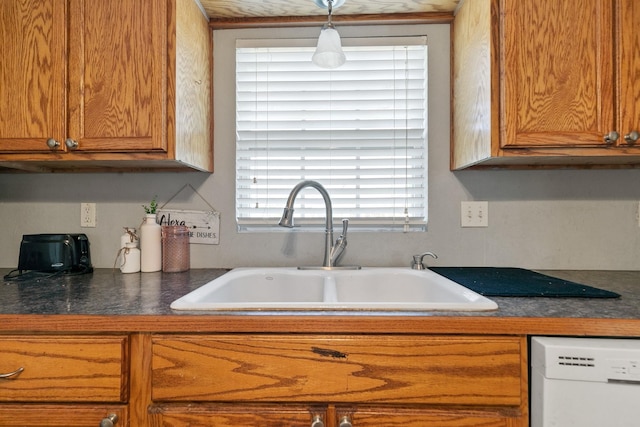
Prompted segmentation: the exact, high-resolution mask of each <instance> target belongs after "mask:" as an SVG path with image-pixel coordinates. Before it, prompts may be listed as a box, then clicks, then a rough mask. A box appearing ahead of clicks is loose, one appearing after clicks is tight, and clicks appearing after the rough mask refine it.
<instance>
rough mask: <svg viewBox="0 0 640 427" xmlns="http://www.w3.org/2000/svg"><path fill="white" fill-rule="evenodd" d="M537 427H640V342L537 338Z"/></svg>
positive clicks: (534, 359) (533, 419) (533, 375)
mask: <svg viewBox="0 0 640 427" xmlns="http://www.w3.org/2000/svg"><path fill="white" fill-rule="evenodd" d="M530 409H531V427H552V426H553V427H573V426H576V427H578V426H579V427H605V426H606V427H638V426H640V340H634V339H613V338H560V337H533V338H531V408H530Z"/></svg>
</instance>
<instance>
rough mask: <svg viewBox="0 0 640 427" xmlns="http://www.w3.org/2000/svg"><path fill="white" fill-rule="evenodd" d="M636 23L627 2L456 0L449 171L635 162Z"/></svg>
mask: <svg viewBox="0 0 640 427" xmlns="http://www.w3.org/2000/svg"><path fill="white" fill-rule="evenodd" d="M639 21H640V4H638V2H637V1H635V0H614V1H611V0H566V1H561V2H558V1H554V0H477V1H466V2H464V3H463V5H462V7H461V8H460V10H459V12H458V14H457V15H456V17H455V20H454V24H453V25H454V31H453V49H454V70H453V87H454V89H453V107H452V108H453V139H452V158H451V167H452V169H462V168H465V167H470V166H477V167H496V166H516V167H518V166H519V167H545V166H546V167H554V166H559V167H566V166H581V167H587V166H609V167H637V166H638V165H640V141H638V142H637V143H636V141H635V139H637V137H638V136H640V134H638V135H636V134H634V131H636V132H638V131H640V57H639V55H638V52H637V50H638V46H639V45H640V34H639V33H638V32H637V31H635V30H634V28H635V27H636V26H637V22H639ZM634 23H636V24H634Z"/></svg>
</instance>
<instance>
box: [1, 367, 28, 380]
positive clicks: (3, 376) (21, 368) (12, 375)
mask: <svg viewBox="0 0 640 427" xmlns="http://www.w3.org/2000/svg"><path fill="white" fill-rule="evenodd" d="M22 371H24V368H23V367H20V368H18V369H16V370H15V371H13V372H9V373H8V374H0V378H11V377H17V376H18V375H20V372H22Z"/></svg>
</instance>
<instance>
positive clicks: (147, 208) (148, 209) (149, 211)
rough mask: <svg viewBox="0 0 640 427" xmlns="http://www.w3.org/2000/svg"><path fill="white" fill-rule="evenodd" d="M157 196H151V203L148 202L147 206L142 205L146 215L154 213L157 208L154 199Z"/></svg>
mask: <svg viewBox="0 0 640 427" xmlns="http://www.w3.org/2000/svg"><path fill="white" fill-rule="evenodd" d="M157 198H158V196H157V195H156V196H153V199H151V203H149V206H147V205H142V207H143V208H144V212H145V213H146V214H147V215H151V214H153V215H155V214H156V211H157V210H158V202H157V201H156V199H157Z"/></svg>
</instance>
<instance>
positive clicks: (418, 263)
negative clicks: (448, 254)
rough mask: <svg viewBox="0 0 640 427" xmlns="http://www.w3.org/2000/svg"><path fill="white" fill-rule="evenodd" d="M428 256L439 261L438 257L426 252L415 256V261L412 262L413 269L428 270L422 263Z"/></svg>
mask: <svg viewBox="0 0 640 427" xmlns="http://www.w3.org/2000/svg"><path fill="white" fill-rule="evenodd" d="M427 255H428V256H430V257H432V258H434V259H438V256H437V255H436V254H434V253H432V252H424V253H421V254H420V255H414V256H413V261H412V262H411V268H412V269H414V270H424V269H426V268H427V267H426V266H425V265H424V264H423V263H422V259H423V258H424V257H425V256H427Z"/></svg>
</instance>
